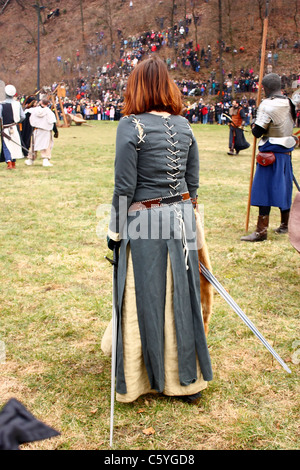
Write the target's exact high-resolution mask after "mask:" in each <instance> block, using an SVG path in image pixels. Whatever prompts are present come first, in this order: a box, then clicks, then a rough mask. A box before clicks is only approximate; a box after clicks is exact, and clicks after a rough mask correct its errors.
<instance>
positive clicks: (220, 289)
mask: <svg viewBox="0 0 300 470" xmlns="http://www.w3.org/2000/svg"><path fill="white" fill-rule="evenodd" d="M200 267H201V273H202V274H203V276H204V277H205V278H206V279H207V280H208V282H210V283H211V284H212V285H213V287H214V288H215V289H216V290H217V292H219V294H220V295H221V296H222V297H223V299H225V300H226V302H227V303H228V304H229V305H230V307H231V308H232V309H233V310H234V311H235V313H237V314H238V316H239V317H240V318H241V319H242V320H243V322H244V323H245V324H246V325H247V326H248V328H250V330H251V331H252V332H253V333H254V334H255V336H257V338H258V339H259V340H260V341H261V342H262V344H263V345H264V346H265V347H266V348H267V349H268V350H269V351H270V353H271V354H272V355H273V356H274V357H275V359H276V360H277V361H278V362H279V364H280V365H281V366H282V367H283V368H284V370H286V372H288V373H289V374H291V373H292V372H291V370H290V369H289V368H288V366H287V365H286V363H285V362H284V361H283V360H282V359H281V357H280V356H279V355H278V354H277V352H276V351H275V350H274V349H273V348H272V346H271V345H270V344H269V343H268V342H267V340H266V339H265V338H264V337H263V335H262V334H261V333H260V332H259V331H258V330H257V328H256V327H255V326H254V324H253V323H252V322H251V320H249V318H248V317H247V316H246V314H245V313H244V312H243V310H242V309H241V308H240V307H239V306H238V305H237V303H236V302H235V301H234V300H233V298H232V297H231V296H230V295H229V294H228V292H227V291H226V290H225V289H224V287H223V286H222V284H220V282H219V281H218V280H217V279H216V278H215V276H214V275H213V274H212V273H211V272H210V271H209V270H208V269H207V268H206V267H205V266H203V264H202V263H201V262H200Z"/></svg>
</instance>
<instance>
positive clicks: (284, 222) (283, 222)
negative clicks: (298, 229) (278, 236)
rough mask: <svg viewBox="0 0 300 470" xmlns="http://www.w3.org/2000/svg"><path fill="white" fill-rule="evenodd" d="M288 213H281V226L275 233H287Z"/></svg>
mask: <svg viewBox="0 0 300 470" xmlns="http://www.w3.org/2000/svg"><path fill="white" fill-rule="evenodd" d="M289 217H290V211H289V210H287V211H281V224H280V226H279V227H277V228H276V229H275V230H274V232H275V233H287V232H288V223H289Z"/></svg>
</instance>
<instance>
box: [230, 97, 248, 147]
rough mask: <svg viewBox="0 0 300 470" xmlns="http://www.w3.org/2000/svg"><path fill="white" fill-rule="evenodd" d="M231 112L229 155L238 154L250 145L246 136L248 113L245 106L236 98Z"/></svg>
mask: <svg viewBox="0 0 300 470" xmlns="http://www.w3.org/2000/svg"><path fill="white" fill-rule="evenodd" d="M229 114H230V119H231V120H230V123H229V152H227V153H228V155H238V154H239V152H240V151H241V150H245V149H247V148H248V147H250V144H249V142H247V141H246V139H245V136H244V126H245V123H246V114H245V111H244V109H243V107H242V106H241V105H240V104H239V103H238V102H237V101H236V100H233V101H232V107H231V108H230V110H229ZM234 151H235V153H234Z"/></svg>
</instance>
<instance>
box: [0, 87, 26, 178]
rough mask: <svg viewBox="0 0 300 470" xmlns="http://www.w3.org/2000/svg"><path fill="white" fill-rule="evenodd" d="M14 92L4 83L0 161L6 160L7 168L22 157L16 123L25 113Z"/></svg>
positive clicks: (9, 168)
mask: <svg viewBox="0 0 300 470" xmlns="http://www.w3.org/2000/svg"><path fill="white" fill-rule="evenodd" d="M16 92H17V91H16V88H15V87H14V86H13V85H6V87H5V95H6V98H5V100H4V101H3V103H1V104H0V120H2V132H1V144H2V147H1V155H0V162H6V164H7V169H8V170H11V169H14V168H15V167H16V160H17V159H20V158H23V153H22V146H21V139H20V132H19V128H18V123H20V122H22V121H23V120H24V119H25V114H24V111H23V109H22V106H21V104H20V103H19V101H16V100H15V99H14V96H15V94H16ZM3 133H4V135H3Z"/></svg>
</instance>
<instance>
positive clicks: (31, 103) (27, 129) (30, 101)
mask: <svg viewBox="0 0 300 470" xmlns="http://www.w3.org/2000/svg"><path fill="white" fill-rule="evenodd" d="M36 106H37V99H36V97H35V96H28V97H27V98H26V99H25V100H24V102H23V109H24V113H25V119H24V121H23V122H22V130H21V141H22V146H23V149H22V150H23V155H24V157H28V153H29V152H30V147H31V138H32V133H33V127H32V125H31V124H30V122H29V118H30V115H31V111H32V109H33V108H35V107H36ZM31 161H32V158H30V159H28V160H25V163H26V164H27V165H28V164H29V165H31V164H32V163H31ZM28 162H29V163H28Z"/></svg>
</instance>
